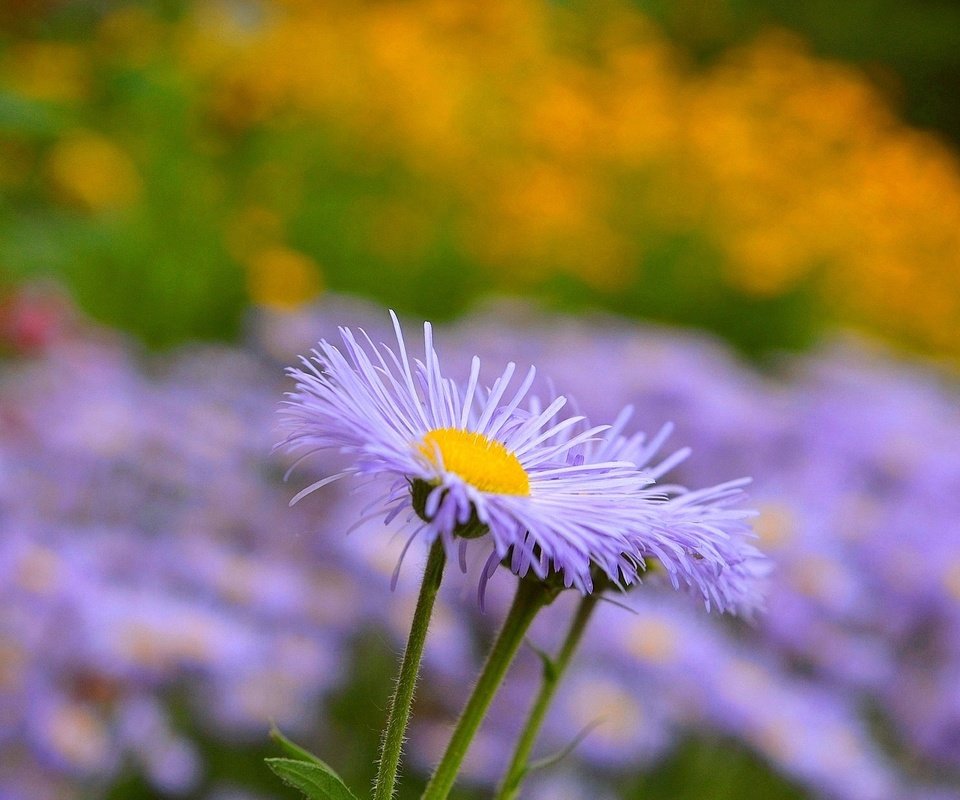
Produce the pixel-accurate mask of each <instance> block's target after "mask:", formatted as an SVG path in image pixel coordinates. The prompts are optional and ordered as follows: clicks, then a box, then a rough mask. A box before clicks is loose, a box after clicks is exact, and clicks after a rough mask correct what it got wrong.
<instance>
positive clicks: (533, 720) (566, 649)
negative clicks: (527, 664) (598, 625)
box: [495, 592, 600, 800]
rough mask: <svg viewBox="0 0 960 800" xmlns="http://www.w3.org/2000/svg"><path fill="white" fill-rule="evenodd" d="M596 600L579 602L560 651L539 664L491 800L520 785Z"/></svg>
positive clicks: (508, 796) (507, 799) (509, 799)
mask: <svg viewBox="0 0 960 800" xmlns="http://www.w3.org/2000/svg"><path fill="white" fill-rule="evenodd" d="M599 600H600V593H599V592H596V593H594V594H588V595H586V596H585V597H583V598H582V599H581V600H580V604H579V605H578V606H577V613H576V615H575V616H574V618H573V622H572V623H571V624H570V630H569V631H567V636H566V638H565V639H564V641H563V644H562V645H561V647H560V652H559V653H558V654H557V656H556V658H554V659H548V658H547V657H546V656H544V662H543V682H542V683H541V685H540V692H539V693H538V694H537V699H536V700H534V702H533V705H532V706H531V707H530V713H529V714H528V715H527V722H526V724H525V725H524V726H523V732H522V733H521V734H520V738H519V739H518V740H517V745H516V748H515V749H514V751H513V758H511V760H510V766H509V767H508V768H507V772H506V774H505V775H504V778H503V782H502V783H501V784H500V787H499V788H498V789H497V794H496V796H495V800H513V798H515V797H516V796H517V795H518V794H519V792H520V785H521V783H523V779H524V778H525V777H526V774H527V771H528V769H529V768H528V762H529V760H530V753H531V752H532V751H533V745H534V743H535V742H536V740H537V735H538V734H539V733H540V726H541V725H542V724H543V718H544V717H545V716H546V713H547V709H548V708H549V707H550V702H551V701H552V700H553V696H554V694H556V691H557V686H558V685H559V683H560V679H561V678H562V677H563V673H564V672H565V671H566V669H567V666H568V665H569V663H570V658H571V657H572V656H573V652H574V650H576V649H577V645H579V644H580V640H581V639H582V638H583V631H584V629H585V628H586V627H587V622H589V620H590V615H591V614H592V613H593V610H594V608H596V606H597V602H598V601H599Z"/></svg>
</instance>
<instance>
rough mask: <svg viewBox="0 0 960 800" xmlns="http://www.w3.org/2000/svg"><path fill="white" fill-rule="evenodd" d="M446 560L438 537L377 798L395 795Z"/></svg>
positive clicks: (384, 749) (403, 667)
mask: <svg viewBox="0 0 960 800" xmlns="http://www.w3.org/2000/svg"><path fill="white" fill-rule="evenodd" d="M446 560H447V556H446V553H445V551H444V549H443V542H441V541H440V538H439V537H437V540H436V541H435V542H434V543H433V545H432V546H431V547H430V555H429V556H428V557H427V566H426V569H425V570H424V573H423V583H422V584H421V586H420V595H419V597H417V607H416V609H415V610H414V612H413V622H412V623H411V625H410V636H409V637H408V639H407V647H406V649H405V650H404V651H403V660H402V661H401V662H400V674H399V675H398V676H397V685H396V688H395V690H394V693H393V697H392V698H391V699H390V712H389V714H388V716H387V726H386V728H384V731H383V739H382V741H381V742H380V762H379V764H378V766H377V778H376V783H375V784H374V789H373V797H374V800H391V799H392V798H393V795H394V785H395V784H396V781H397V769H398V767H399V764H400V753H401V751H402V749H403V740H404V737H405V735H406V732H407V722H408V720H409V719H410V706H411V705H412V704H413V690H414V688H415V687H416V685H417V675H418V674H419V672H420V661H421V659H422V658H423V645H424V642H425V641H426V638H427V628H428V627H429V626H430V615H431V614H432V613H433V604H434V601H435V600H436V599H437V590H438V589H439V588H440V580H441V579H442V578H443V567H444V564H445V563H446Z"/></svg>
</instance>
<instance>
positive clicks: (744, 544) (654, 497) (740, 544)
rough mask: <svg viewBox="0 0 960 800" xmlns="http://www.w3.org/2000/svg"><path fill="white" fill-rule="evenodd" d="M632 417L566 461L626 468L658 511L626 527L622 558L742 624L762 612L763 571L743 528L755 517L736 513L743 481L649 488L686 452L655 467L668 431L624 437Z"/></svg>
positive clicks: (763, 562) (626, 412)
mask: <svg viewBox="0 0 960 800" xmlns="http://www.w3.org/2000/svg"><path fill="white" fill-rule="evenodd" d="M632 416H633V408H632V407H631V406H627V407H626V408H624V409H623V410H622V411H621V412H620V414H619V415H618V417H617V419H616V420H615V422H614V424H613V425H612V426H611V427H610V428H608V429H607V430H606V431H604V432H603V433H602V434H601V435H600V436H599V437H597V438H595V439H591V440H587V441H583V442H581V443H579V444H578V446H577V447H576V448H574V449H573V450H571V451H569V457H571V458H572V459H573V460H574V461H575V462H577V463H583V464H591V463H595V462H600V463H603V462H606V461H609V460H616V461H618V462H623V461H627V462H630V463H632V464H633V465H634V466H635V467H636V469H637V470H638V471H641V472H642V473H643V474H644V475H646V476H647V478H648V479H649V481H650V482H651V483H653V484H654V485H653V486H651V487H650V488H648V489H647V490H645V491H646V494H647V495H648V499H649V500H650V501H651V502H656V503H658V505H657V514H656V515H655V516H654V517H647V518H646V519H644V520H643V521H642V524H634V525H631V526H630V528H629V534H628V538H629V540H630V543H631V550H630V556H631V558H634V559H636V562H637V565H638V567H639V569H640V570H641V571H645V570H646V569H647V567H648V564H647V562H648V560H649V559H655V563H656V564H657V565H659V567H661V568H662V570H663V571H664V572H665V573H666V575H667V577H668V578H669V580H670V582H671V584H672V585H673V587H674V588H675V589H679V588H681V587H685V588H687V589H689V590H692V591H693V592H695V593H697V594H699V595H700V596H701V597H702V598H703V600H704V603H705V605H706V607H707V610H709V609H710V608H711V607H714V608H716V609H717V610H719V611H730V612H733V613H736V614H741V615H744V616H750V615H751V614H752V613H753V612H754V611H756V610H758V609H759V608H761V607H762V605H763V589H764V579H765V578H766V576H767V575H768V573H769V572H770V569H771V564H770V561H769V560H768V559H767V558H766V557H765V556H764V555H763V554H762V553H761V552H760V551H759V550H758V549H757V548H756V547H755V546H754V544H753V541H752V540H753V539H755V538H756V535H755V534H754V532H753V530H752V528H751V527H750V524H749V522H748V520H749V519H750V518H751V517H754V516H756V512H755V511H753V510H751V509H748V508H744V507H742V503H743V501H744V500H745V495H744V491H743V489H744V487H745V486H747V485H748V484H749V483H750V479H749V478H739V479H736V480H731V481H727V482H724V483H720V484H717V485H715V486H709V487H706V488H703V489H697V490H690V489H687V488H686V487H683V486H679V485H676V484H659V483H654V482H656V481H659V479H660V478H661V477H663V476H664V475H666V474H667V473H669V472H670V471H671V470H672V469H674V468H675V467H677V466H678V465H679V464H681V463H682V462H683V461H685V460H686V459H687V458H688V457H689V455H690V453H691V450H690V448H686V447H685V448H681V449H679V450H677V451H675V452H673V453H671V454H669V455H667V456H665V457H663V458H661V459H660V460H659V461H657V458H658V453H659V451H660V450H661V448H662V447H663V445H664V443H665V442H666V440H667V439H668V438H669V436H670V434H671V433H672V431H673V425H672V424H667V425H664V426H663V427H662V428H661V429H660V431H659V432H658V433H657V434H656V435H655V436H654V437H653V438H651V439H649V440H648V439H647V436H646V434H644V433H635V434H632V435H630V436H627V435H624V430H625V429H626V426H627V424H628V422H629V421H630V419H631V417H632ZM563 435H564V433H561V434H560V436H563ZM654 490H656V494H654Z"/></svg>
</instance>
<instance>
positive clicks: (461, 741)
mask: <svg viewBox="0 0 960 800" xmlns="http://www.w3.org/2000/svg"><path fill="white" fill-rule="evenodd" d="M554 597H556V590H555V589H552V588H550V587H548V586H545V585H544V584H542V583H540V582H538V581H530V580H520V581H519V582H518V586H517V593H516V595H515V596H514V598H513V605H511V606H510V611H509V613H508V614H507V618H506V619H505V620H504V622H503V627H502V628H501V629H500V633H499V634H498V635H497V638H496V641H495V642H494V643H493V647H492V648H491V650H490V653H489V655H488V656H487V660H486V662H485V663H484V665H483V669H482V670H481V672H480V677H479V678H477V684H476V686H474V688H473V693H472V694H471V695H470V699H469V700H468V701H467V705H466V706H465V707H464V709H463V712H462V713H461V715H460V719H459V720H458V722H457V726H456V728H454V731H453V735H452V736H451V737H450V741H449V743H448V744H447V749H446V752H445V753H444V754H443V757H442V758H441V759H440V763H439V764H438V765H437V767H436V769H435V770H434V772H433V776H432V777H431V778H430V782H429V783H428V784H427V788H426V790H425V791H424V793H423V796H422V800H445V798H446V797H447V795H448V794H449V793H450V790H451V789H452V788H453V784H454V781H456V778H457V773H458V772H459V771H460V765H461V763H462V762H463V759H464V756H466V754H467V749H468V748H469V746H470V742H471V741H472V740H473V737H474V734H476V732H477V729H478V728H479V727H480V722H481V721H482V720H483V717H484V715H485V714H486V712H487V708H488V707H489V706H490V701H491V700H493V696H494V695H495V694H496V692H497V690H498V689H499V688H500V684H501V682H502V681H503V676H504V675H505V674H506V672H507V668H508V667H509V666H510V663H511V662H512V661H513V657H514V656H515V655H516V652H517V648H519V647H520V644H521V643H522V642H523V637H524V635H525V634H526V632H527V629H528V628H529V627H530V623H531V622H533V618H534V617H535V616H536V615H537V612H538V611H540V609H541V608H543V607H544V606H545V605H548V604H549V603H550V602H551V601H552V600H553V599H554Z"/></svg>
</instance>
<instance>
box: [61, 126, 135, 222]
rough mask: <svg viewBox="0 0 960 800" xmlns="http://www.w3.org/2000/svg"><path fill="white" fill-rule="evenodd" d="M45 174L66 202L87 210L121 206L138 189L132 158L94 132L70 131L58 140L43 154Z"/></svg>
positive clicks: (130, 201)
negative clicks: (48, 151) (47, 153)
mask: <svg viewBox="0 0 960 800" xmlns="http://www.w3.org/2000/svg"><path fill="white" fill-rule="evenodd" d="M47 174H48V176H49V179H50V182H51V184H52V186H53V189H54V191H55V192H56V194H57V195H58V196H59V197H60V198H61V199H62V200H63V201H64V202H66V203H68V204H70V205H73V206H75V207H77V208H80V209H83V210H85V211H90V212H99V211H107V210H113V209H119V208H125V207H127V206H130V205H132V204H133V203H135V202H136V201H137V200H138V199H139V197H140V193H141V190H142V185H141V180H140V175H139V173H138V172H137V168H136V165H135V164H134V163H133V159H132V158H130V156H129V155H128V154H127V153H126V152H125V151H124V150H123V149H121V148H120V147H119V146H118V145H117V144H115V143H114V142H112V141H111V140H109V139H107V138H106V137H104V136H101V135H99V134H96V133H92V132H89V131H74V132H72V133H70V134H68V135H67V136H65V137H64V138H62V139H61V140H60V141H58V142H57V143H56V144H55V145H54V147H53V149H52V150H51V151H50V153H49V155H48V157H47Z"/></svg>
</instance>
